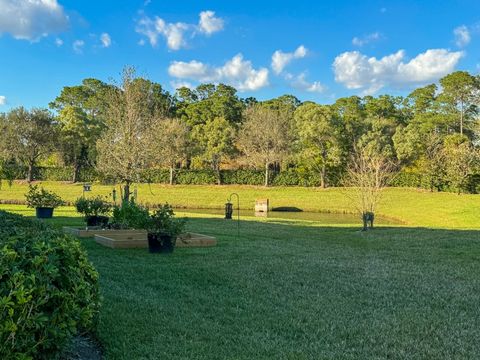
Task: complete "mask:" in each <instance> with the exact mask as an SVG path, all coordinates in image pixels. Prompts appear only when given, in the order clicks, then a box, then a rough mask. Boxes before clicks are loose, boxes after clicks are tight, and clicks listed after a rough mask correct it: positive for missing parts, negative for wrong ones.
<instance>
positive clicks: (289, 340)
mask: <svg viewBox="0 0 480 360" xmlns="http://www.w3.org/2000/svg"><path fill="white" fill-rule="evenodd" d="M60 219H61V221H60V223H57V221H56V220H53V223H54V224H56V225H61V224H62V223H63V222H64V218H60ZM50 222H52V221H50ZM77 222H78V219H74V220H73V221H72V223H77ZM188 227H189V230H191V231H196V232H201V233H205V234H210V235H214V236H216V237H217V239H218V245H217V246H216V247H213V248H197V249H185V248H184V249H181V248H179V249H176V250H175V252H174V253H173V254H172V255H167V256H165V255H153V254H149V253H148V252H147V250H146V249H138V250H132V249H130V250H113V249H108V248H104V247H102V246H100V245H98V244H96V243H95V242H94V241H93V240H92V239H86V240H82V242H83V244H84V246H85V247H86V249H87V251H88V253H89V257H90V259H91V261H92V262H93V263H94V265H95V267H96V268H97V270H98V271H99V273H100V287H101V292H102V295H103V297H104V301H103V306H102V309H101V314H100V322H99V327H98V330H97V336H98V338H99V340H100V341H101V343H102V344H103V346H104V348H105V357H106V359H112V360H113V359H125V360H130V359H205V360H206V359H209V360H211V359H245V360H247V359H248V360H249V359H385V358H392V359H476V358H480V342H479V341H478V339H479V336H480V308H479V306H478V304H479V303H480V276H479V275H480V266H479V264H480V237H479V234H478V232H477V231H473V230H439V229H422V228H408V227H401V228H388V227H381V228H377V229H375V230H374V231H372V232H367V233H362V232H360V231H358V229H357V228H355V227H335V226H322V225H321V224H317V223H314V222H306V221H275V220H268V221H254V220H253V219H252V221H242V223H241V228H240V229H241V232H240V237H239V238H236V237H235V235H236V227H235V224H234V222H231V221H226V220H223V219H221V218H219V217H210V218H191V219H190V220H189V223H188Z"/></svg>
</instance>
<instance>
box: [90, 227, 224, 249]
mask: <svg viewBox="0 0 480 360" xmlns="http://www.w3.org/2000/svg"><path fill="white" fill-rule="evenodd" d="M119 231H128V230H117V233H113V234H106V233H100V232H97V233H96V234H95V241H96V242H97V243H99V244H100V245H103V246H106V247H109V248H113V249H130V248H148V240H147V233H146V232H142V231H134V230H130V233H120V232H119ZM216 244H217V240H216V239H215V238H214V237H211V236H207V235H202V234H196V233H186V234H182V235H180V236H179V237H178V238H177V243H176V247H207V246H215V245H216Z"/></svg>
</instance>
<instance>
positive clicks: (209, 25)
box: [135, 10, 224, 50]
mask: <svg viewBox="0 0 480 360" xmlns="http://www.w3.org/2000/svg"><path fill="white" fill-rule="evenodd" d="M199 16H200V20H199V23H198V25H197V24H187V23H183V22H177V23H168V22H166V21H165V20H163V19H162V18H160V17H158V16H155V17H154V18H153V19H152V18H150V17H148V16H143V17H142V18H141V19H140V20H138V21H137V26H136V28H135V31H136V32H137V33H139V34H141V35H144V36H145V37H147V39H148V41H149V42H150V45H152V46H153V47H155V46H157V45H158V39H159V37H163V38H165V40H166V41H167V47H168V48H169V49H171V50H179V49H181V48H185V47H187V45H188V43H187V40H186V38H187V37H194V36H195V34H196V33H203V34H205V35H211V34H213V33H215V32H218V31H220V30H222V29H223V25H224V21H223V19H221V18H219V17H215V12H213V11H210V10H208V11H202V12H201V13H200V14H199Z"/></svg>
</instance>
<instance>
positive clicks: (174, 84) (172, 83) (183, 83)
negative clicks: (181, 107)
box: [170, 80, 195, 90]
mask: <svg viewBox="0 0 480 360" xmlns="http://www.w3.org/2000/svg"><path fill="white" fill-rule="evenodd" d="M170 86H171V87H172V88H173V89H175V90H178V89H180V88H182V87H186V88H189V89H194V88H195V86H193V84H192V83H189V82H188V81H175V80H174V81H170Z"/></svg>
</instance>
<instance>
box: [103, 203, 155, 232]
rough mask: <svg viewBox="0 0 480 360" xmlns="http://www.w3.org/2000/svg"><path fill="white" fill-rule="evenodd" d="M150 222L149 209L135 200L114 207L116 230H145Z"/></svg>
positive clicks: (113, 218)
mask: <svg viewBox="0 0 480 360" xmlns="http://www.w3.org/2000/svg"><path fill="white" fill-rule="evenodd" d="M148 221H149V213H148V209H147V208H145V207H143V206H141V205H138V204H136V203H135V201H133V200H131V201H124V202H123V203H122V205H121V206H114V207H113V216H112V226H113V227H114V228H116V229H145V228H146V226H147V223H148Z"/></svg>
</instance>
